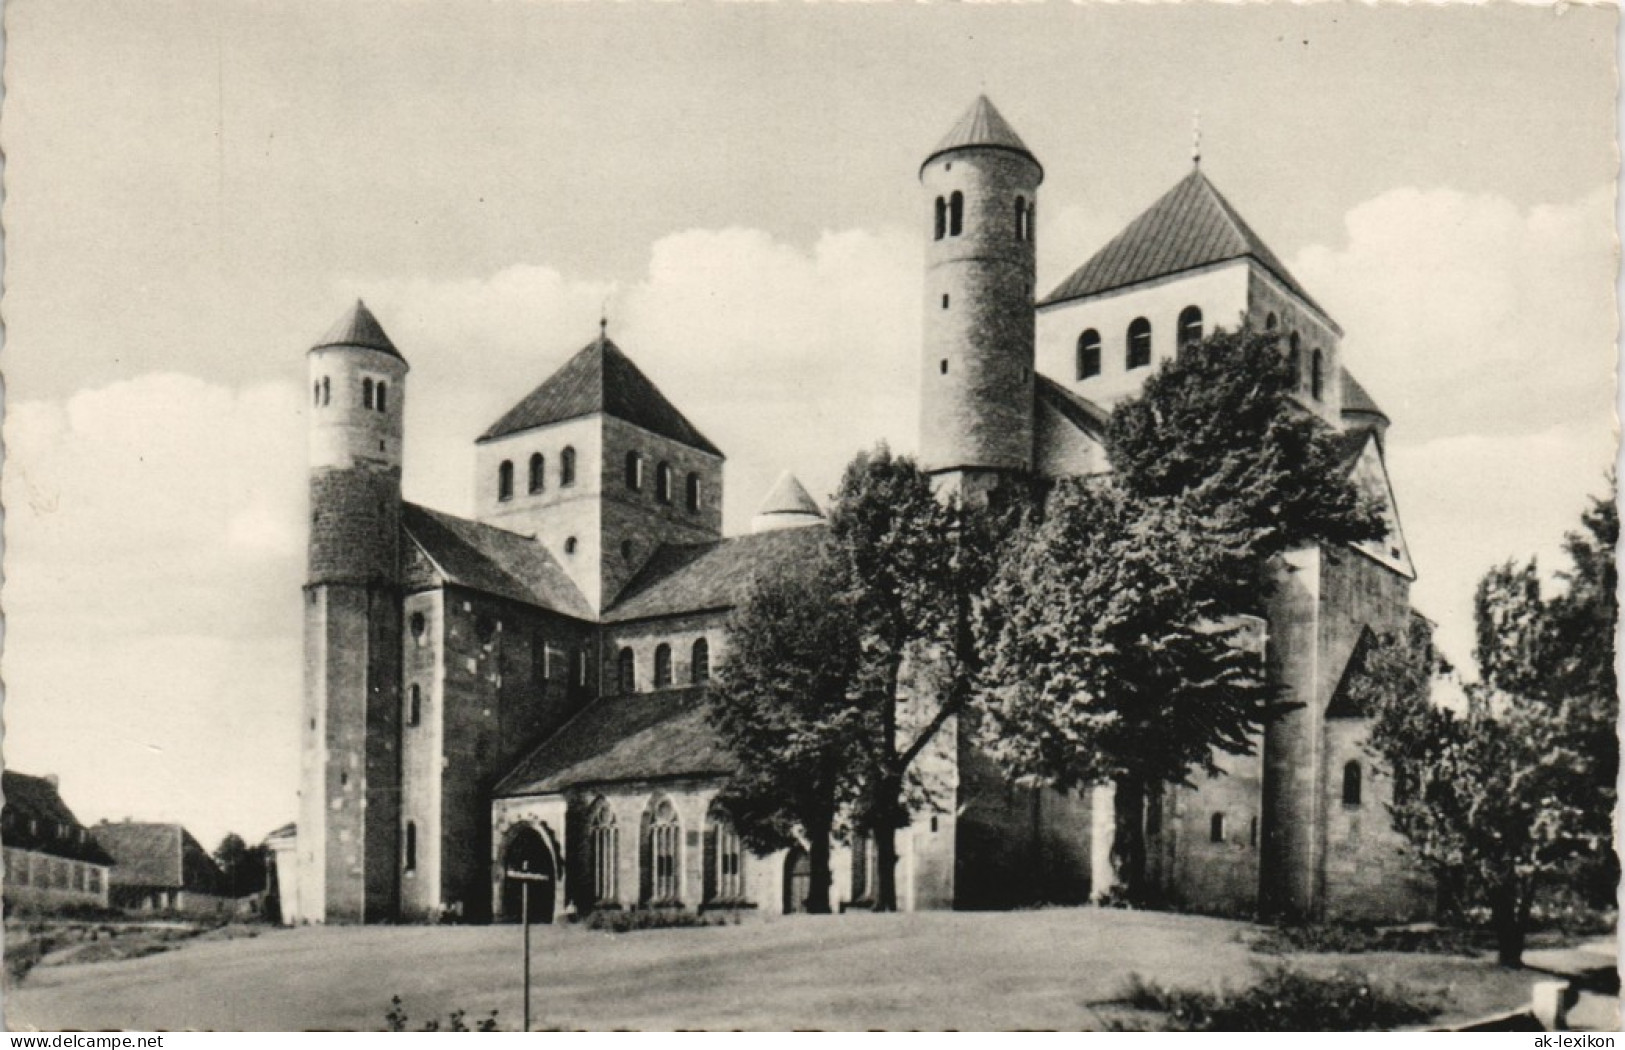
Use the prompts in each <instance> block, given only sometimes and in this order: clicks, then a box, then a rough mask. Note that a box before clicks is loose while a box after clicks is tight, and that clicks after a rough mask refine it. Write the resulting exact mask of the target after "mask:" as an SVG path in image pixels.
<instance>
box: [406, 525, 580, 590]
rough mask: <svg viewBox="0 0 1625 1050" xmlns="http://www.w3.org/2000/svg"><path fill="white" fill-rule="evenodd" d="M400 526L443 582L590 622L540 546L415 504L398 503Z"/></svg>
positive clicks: (571, 584)
mask: <svg viewBox="0 0 1625 1050" xmlns="http://www.w3.org/2000/svg"><path fill="white" fill-rule="evenodd" d="M401 527H402V529H403V530H404V531H405V532H406V535H407V536H408V537H409V538H411V539H412V540H413V541H414V542H416V543H417V545H418V546H419V547H420V548H421V549H422V550H423V552H424V553H425V554H427V555H428V556H429V558H430V559H431V560H432V561H433V562H434V564H435V566H436V567H437V568H438V569H439V570H440V575H441V577H442V579H443V582H445V583H451V584H456V585H458V586H462V587H468V588H470V589H472V590H476V591H481V592H483V593H485V594H491V595H495V596H497V597H500V598H512V599H514V600H515V601H521V602H525V603H526V604H529V605H536V606H540V607H541V608H544V609H551V610H553V611H554V612H559V613H564V614H565V615H567V616H575V617H578V618H580V619H591V618H592V615H593V614H592V607H591V606H589V605H588V604H587V599H586V598H584V597H582V594H581V591H580V590H579V589H577V587H576V585H575V583H574V582H573V581H571V579H570V577H569V576H568V575H566V574H565V571H564V569H563V568H561V567H560V566H559V563H558V562H556V561H554V560H553V556H552V555H551V554H549V553H548V552H547V548H546V547H543V546H542V545H541V544H540V543H538V542H536V541H535V540H533V539H531V538H529V537H527V536H521V535H519V534H518V533H517V532H509V531H508V530H507V529H499V528H497V527H496V526H495V525H482V524H481V523H479V522H476V521H468V520H467V519H465V518H457V517H453V516H452V515H450V514H442V513H441V512H440V511H437V510H430V509H429V508H427V507H420V506H418V505H417V504H415V503H405V504H403V505H402V507H401Z"/></svg>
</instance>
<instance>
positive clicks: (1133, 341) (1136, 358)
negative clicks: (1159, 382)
mask: <svg viewBox="0 0 1625 1050" xmlns="http://www.w3.org/2000/svg"><path fill="white" fill-rule="evenodd" d="M1150 363H1151V322H1150V321H1147V320H1146V319H1145V318H1143V317H1136V318H1135V319H1134V320H1133V321H1130V322H1129V326H1128V355H1127V358H1126V367H1128V368H1144V367H1145V366H1146V365H1149V364H1150Z"/></svg>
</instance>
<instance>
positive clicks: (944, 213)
mask: <svg viewBox="0 0 1625 1050" xmlns="http://www.w3.org/2000/svg"><path fill="white" fill-rule="evenodd" d="M935 230H936V238H935V239H936V240H939V241H940V240H942V237H943V235H944V234H945V233H947V232H948V202H947V201H945V200H943V199H942V198H941V197H938V198H937V221H936V226H935Z"/></svg>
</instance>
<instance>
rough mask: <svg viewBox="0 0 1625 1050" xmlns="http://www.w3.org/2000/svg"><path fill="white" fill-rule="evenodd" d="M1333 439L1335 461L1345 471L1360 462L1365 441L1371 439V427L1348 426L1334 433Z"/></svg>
mask: <svg viewBox="0 0 1625 1050" xmlns="http://www.w3.org/2000/svg"><path fill="white" fill-rule="evenodd" d="M1334 439H1335V440H1336V442H1337V462H1338V463H1339V464H1340V465H1341V466H1342V468H1343V470H1344V472H1345V473H1346V472H1348V471H1351V470H1353V469H1354V466H1355V464H1357V463H1359V462H1360V454H1361V453H1362V452H1364V451H1365V445H1366V442H1368V441H1370V440H1371V428H1370V427H1349V428H1348V429H1347V430H1344V431H1341V432H1339V433H1338V434H1336V435H1335V438H1334Z"/></svg>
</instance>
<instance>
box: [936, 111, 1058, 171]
mask: <svg viewBox="0 0 1625 1050" xmlns="http://www.w3.org/2000/svg"><path fill="white" fill-rule="evenodd" d="M961 149H1002V150H1009V151H1010V152H1012V153H1019V154H1021V155H1022V156H1024V157H1026V158H1027V159H1028V160H1030V161H1032V162H1033V163H1034V164H1038V158H1037V157H1035V156H1034V155H1033V151H1032V150H1030V149H1028V148H1027V144H1026V143H1025V142H1023V141H1021V136H1020V135H1017V134H1016V129H1015V128H1013V127H1011V126H1010V122H1009V121H1008V120H1005V119H1004V115H1003V114H1002V113H1000V112H999V111H998V110H997V109H996V108H994V106H993V103H992V102H990V101H989V100H988V97H987V96H986V95H977V96H976V101H975V102H972V103H971V106H970V108H969V109H967V110H966V111H965V113H964V115H963V116H961V117H960V118H959V120H958V121H956V122H955V123H954V126H953V127H951V128H949V129H948V134H946V135H944V136H943V137H942V140H941V141H940V142H938V143H937V146H936V148H935V149H933V150H932V151H931V152H930V153H928V154H926V157H925V160H923V161H921V162H920V168H921V169H922V170H923V169H924V168H925V166H926V165H927V164H930V163H931V162H932V161H933V160H935V159H936V158H938V157H940V156H942V155H943V154H944V153H952V152H953V151H954V150H961ZM1038 168H1039V170H1040V171H1042V170H1043V168H1044V166H1043V165H1042V164H1038Z"/></svg>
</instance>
